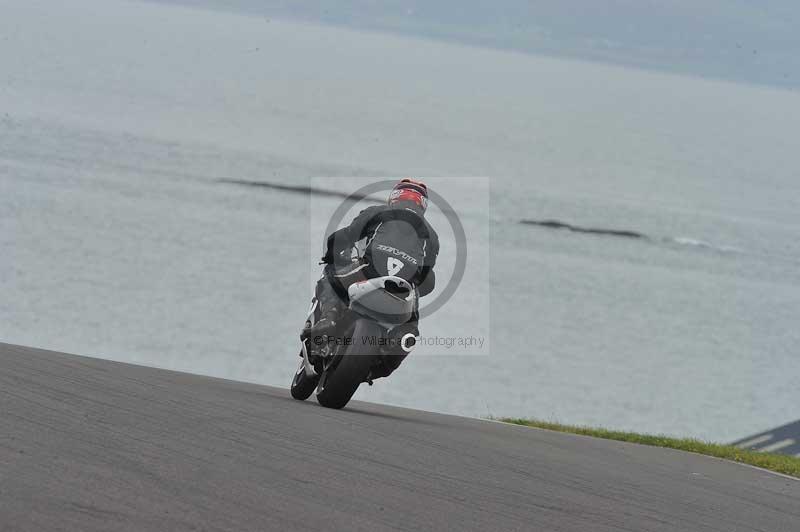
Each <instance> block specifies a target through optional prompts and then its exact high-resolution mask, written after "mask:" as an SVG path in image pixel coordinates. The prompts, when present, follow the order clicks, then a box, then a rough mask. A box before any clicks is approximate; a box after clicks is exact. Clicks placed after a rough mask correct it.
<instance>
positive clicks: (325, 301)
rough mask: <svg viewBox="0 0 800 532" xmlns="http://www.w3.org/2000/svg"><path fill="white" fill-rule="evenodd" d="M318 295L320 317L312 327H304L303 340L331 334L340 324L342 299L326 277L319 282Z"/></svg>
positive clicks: (301, 334)
mask: <svg viewBox="0 0 800 532" xmlns="http://www.w3.org/2000/svg"><path fill="white" fill-rule="evenodd" d="M316 297H317V301H319V305H320V310H319V316H320V318H319V320H317V322H316V323H315V324H314V325H312V326H311V327H307V328H305V329H303V331H302V332H301V333H300V338H301V339H302V340H306V339H308V338H312V339H313V338H316V337H323V336H331V335H332V334H333V333H334V332H335V331H336V328H337V327H338V325H339V323H338V322H339V320H340V318H341V315H342V301H341V300H340V299H339V296H338V295H337V294H336V292H335V291H334V289H333V287H332V286H331V285H330V283H329V282H328V280H327V279H326V278H325V277H323V278H322V279H320V280H319V281H318V282H317V289H316Z"/></svg>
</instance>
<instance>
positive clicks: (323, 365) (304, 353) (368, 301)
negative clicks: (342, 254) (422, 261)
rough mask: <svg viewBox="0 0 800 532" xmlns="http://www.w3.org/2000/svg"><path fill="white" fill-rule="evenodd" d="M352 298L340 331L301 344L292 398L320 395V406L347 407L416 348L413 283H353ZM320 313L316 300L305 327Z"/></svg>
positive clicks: (393, 280)
mask: <svg viewBox="0 0 800 532" xmlns="http://www.w3.org/2000/svg"><path fill="white" fill-rule="evenodd" d="M348 296H349V305H348V308H347V309H346V310H345V313H344V316H343V317H342V319H340V320H338V322H337V323H338V326H337V331H335V332H334V333H333V334H331V335H329V336H325V337H316V338H307V339H305V340H302V341H301V346H300V357H301V358H302V360H301V362H300V367H299V368H298V369H297V372H296V373H295V375H294V379H293V380H292V387H291V394H292V397H293V398H295V399H297V400H299V401H305V400H306V399H308V398H309V397H311V394H312V393H316V397H317V402H318V403H319V404H320V405H322V406H324V407H327V408H335V409H341V408H344V407H345V406H346V405H347V403H348V402H350V399H351V398H352V397H353V395H354V394H355V393H356V390H358V388H359V386H361V384H362V383H364V382H366V383H368V384H369V385H370V386H371V385H372V380H373V378H378V377H380V376H383V375H384V374H385V371H384V372H382V371H381V370H382V369H385V368H386V367H387V366H388V367H391V366H390V364H391V361H390V360H389V358H390V357H405V356H406V355H408V353H410V352H411V351H412V350H413V349H414V347H415V346H416V345H417V343H418V337H417V336H416V327H412V326H410V325H408V321H409V320H410V319H411V317H412V316H413V315H414V313H415V311H416V309H417V305H418V301H419V294H418V292H417V290H416V287H415V286H414V285H413V284H411V283H409V282H408V281H406V280H405V279H402V278H400V277H396V276H392V275H387V276H383V277H376V278H373V279H367V280H364V281H360V282H358V283H354V284H352V285H351V286H350V287H349V288H348ZM319 314H320V309H319V302H318V301H317V300H316V299H314V300H313V301H312V302H311V308H310V309H309V313H308V317H307V318H306V323H305V326H306V328H308V327H311V326H313V325H314V323H316V322H317V320H318V319H319V317H320V316H319ZM390 372H391V371H390ZM376 375H377V377H376Z"/></svg>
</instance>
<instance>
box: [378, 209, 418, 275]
mask: <svg viewBox="0 0 800 532" xmlns="http://www.w3.org/2000/svg"><path fill="white" fill-rule="evenodd" d="M366 258H367V260H368V262H369V263H370V264H371V265H372V267H373V268H374V269H375V272H376V273H377V274H378V275H379V276H381V277H382V276H385V275H392V276H395V277H400V278H401V279H404V280H406V281H408V282H410V283H414V282H415V281H416V277H417V273H418V272H419V271H420V269H421V268H422V265H423V262H424V259H425V241H424V239H422V238H421V237H420V235H419V234H417V231H416V230H415V229H414V226H413V225H412V224H411V223H409V222H407V221H405V220H389V221H384V222H383V223H382V224H381V225H380V226H379V227H378V229H377V230H376V231H375V234H374V236H373V237H372V240H371V241H370V243H369V245H368V246H367V250H366Z"/></svg>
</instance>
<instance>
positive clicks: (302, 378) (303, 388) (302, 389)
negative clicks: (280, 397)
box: [291, 360, 319, 401]
mask: <svg viewBox="0 0 800 532" xmlns="http://www.w3.org/2000/svg"><path fill="white" fill-rule="evenodd" d="M318 383H319V375H315V376H313V377H309V376H308V375H307V374H306V365H305V363H304V361H302V360H301V361H300V367H299V368H298V369H297V372H296V373H295V374H294V378H293V379H292V388H291V391H292V397H293V398H294V399H297V400H298V401H305V400H306V399H308V398H309V397H311V394H312V393H314V389H315V388H316V387H317V384H318Z"/></svg>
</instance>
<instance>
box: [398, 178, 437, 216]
mask: <svg viewBox="0 0 800 532" xmlns="http://www.w3.org/2000/svg"><path fill="white" fill-rule="evenodd" d="M401 201H410V202H412V203H414V204H415V205H416V206H417V208H419V209H421V210H422V212H423V214H424V213H425V210H426V209H427V208H428V187H427V186H426V185H425V183H423V182H422V181H415V180H413V179H408V178H406V179H401V180H400V182H399V183H397V184H396V185H395V186H394V188H393V189H392V193H391V194H390V195H389V205H394V204H395V203H399V202H401Z"/></svg>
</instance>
